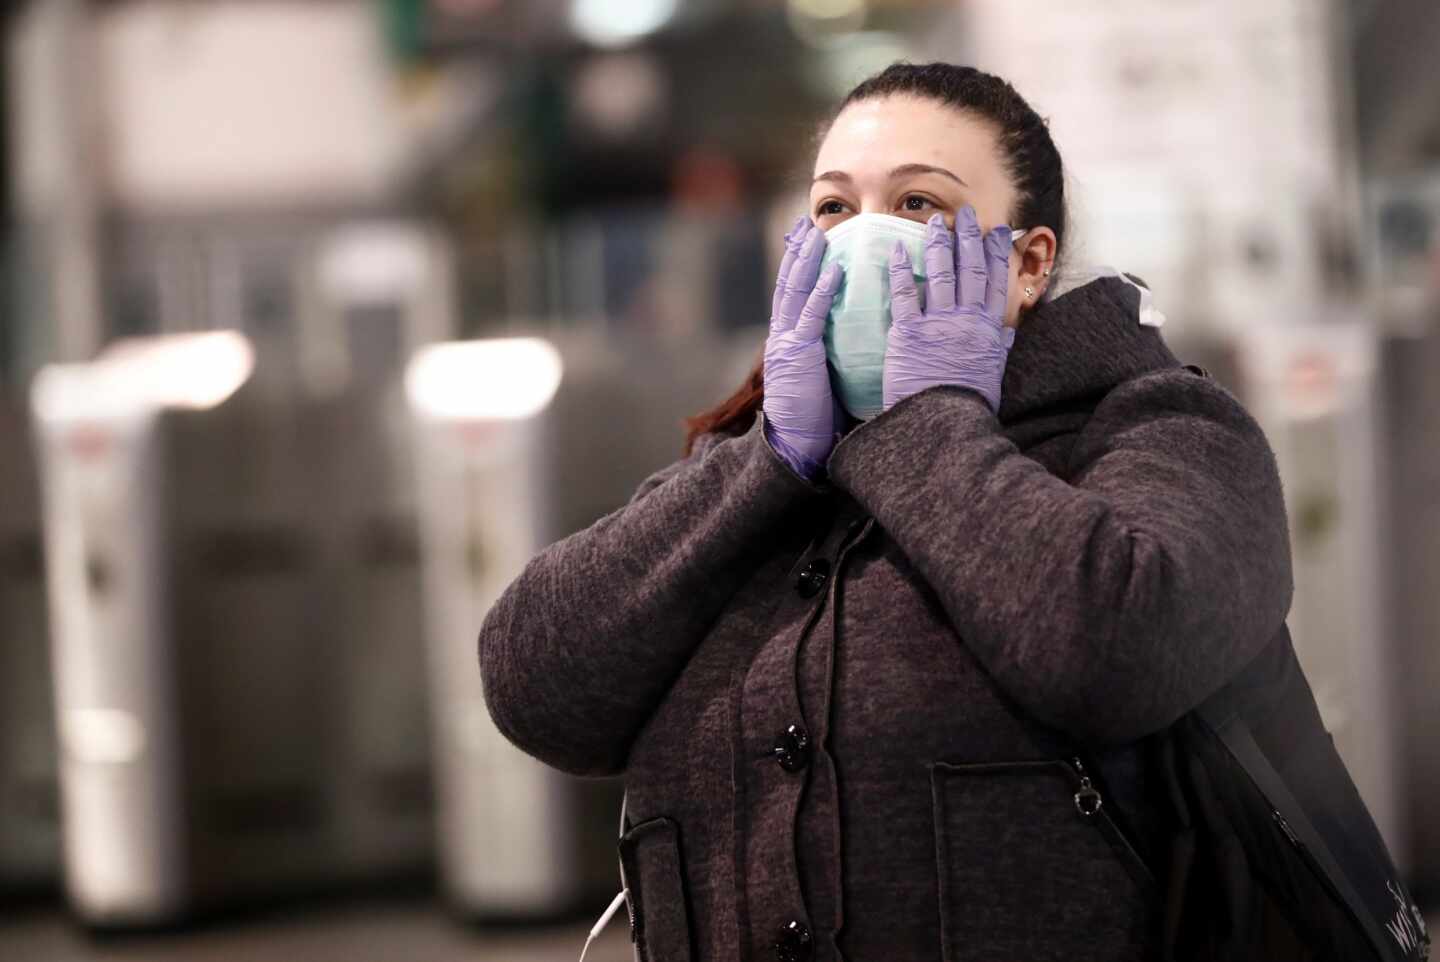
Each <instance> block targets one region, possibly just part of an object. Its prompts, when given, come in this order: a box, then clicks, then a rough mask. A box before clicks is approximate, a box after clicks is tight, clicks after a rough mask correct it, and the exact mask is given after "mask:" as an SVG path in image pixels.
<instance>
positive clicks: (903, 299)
mask: <svg viewBox="0 0 1440 962" xmlns="http://www.w3.org/2000/svg"><path fill="white" fill-rule="evenodd" d="M922 316H923V315H922V314H921V311H920V292H919V291H917V290H916V289H915V272H914V269H913V268H912V267H911V265H910V255H909V254H908V253H906V251H905V245H904V244H902V243H901V242H900V241H896V242H895V249H894V250H893V251H891V252H890V320H891V321H892V322H893V323H895V324H913V323H914V322H916V321H918V320H919V319H920V318H921V317H922Z"/></svg>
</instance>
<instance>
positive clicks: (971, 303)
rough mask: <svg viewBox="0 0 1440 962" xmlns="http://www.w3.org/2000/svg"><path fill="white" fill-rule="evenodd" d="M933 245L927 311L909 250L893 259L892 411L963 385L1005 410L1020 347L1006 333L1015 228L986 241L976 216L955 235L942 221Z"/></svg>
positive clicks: (888, 363) (960, 220)
mask: <svg viewBox="0 0 1440 962" xmlns="http://www.w3.org/2000/svg"><path fill="white" fill-rule="evenodd" d="M928 226H929V228H930V232H929V234H928V235H927V236H926V238H925V271H926V277H925V310H923V311H922V310H921V309H920V301H919V298H918V296H917V292H916V290H915V276H914V274H913V273H912V272H911V268H910V256H909V255H908V254H906V253H905V247H904V245H902V244H898V243H897V244H896V245H895V251H894V253H893V254H892V255H891V257H890V318H891V324H890V333H889V334H888V335H887V339H886V345H885V372H884V375H883V392H884V400H883V403H884V407H885V410H889V409H890V407H891V406H892V405H893V404H895V403H896V402H897V401H901V400H903V399H904V398H907V397H909V396H910V395H912V394H918V393H919V392H920V391H923V390H925V389H926V388H928V387H933V386H935V385H936V384H958V385H960V386H962V387H968V388H973V389H974V390H976V391H978V392H979V393H980V394H981V396H983V397H984V398H985V400H986V402H987V403H988V404H989V405H990V410H991V411H996V412H998V411H999V410H1000V382H1001V380H1002V379H1003V378H1004V375H1005V361H1006V359H1007V358H1008V357H1009V354H1010V346H1011V345H1012V344H1014V343H1015V329H1014V328H1013V327H1006V326H1005V297H1006V293H1007V288H1008V287H1009V282H1010V240H1011V234H1010V228H1009V227H1005V226H1001V227H996V228H995V229H994V230H992V231H991V232H990V233H989V234H986V235H984V236H983V237H982V236H981V233H980V224H979V222H978V221H977V220H976V219H975V209H974V208H973V207H971V206H970V205H968V204H967V205H965V206H964V207H962V208H961V209H960V212H959V214H957V215H956V217H955V234H953V235H952V234H951V233H950V230H949V228H947V227H946V226H945V219H944V218H943V217H941V216H940V215H939V214H936V215H935V216H933V217H931V218H930V222H929V224H928Z"/></svg>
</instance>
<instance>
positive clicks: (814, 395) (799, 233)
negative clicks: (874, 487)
mask: <svg viewBox="0 0 1440 962" xmlns="http://www.w3.org/2000/svg"><path fill="white" fill-rule="evenodd" d="M824 256H825V232H824V231H822V230H820V229H819V228H818V227H816V226H815V223H814V222H813V221H812V220H811V219H810V218H809V217H801V218H800V219H799V220H797V221H796V222H795V226H794V228H792V229H791V231H790V233H788V234H786V235H785V256H784V257H783V258H781V260H780V273H779V276H777V277H776V278H775V296H774V299H773V300H772V302H771V309H770V335H769V337H768V338H767V339H766V341H765V364H764V371H765V400H764V403H763V410H764V412H765V434H766V437H767V438H769V440H770V446H771V447H773V448H774V449H775V451H776V453H777V454H779V455H780V456H781V457H782V458H784V459H785V461H786V462H787V463H788V464H789V465H790V467H791V468H793V469H794V470H795V472H796V473H797V474H799V475H801V476H803V477H806V478H810V479H812V480H813V479H815V478H818V477H819V476H820V474H822V473H823V471H824V467H825V461H826V459H828V458H829V457H830V451H831V449H832V448H834V447H835V440H836V439H835V432H836V430H837V429H838V428H839V427H841V425H842V424H843V423H844V422H843V420H842V418H843V415H842V414H841V413H840V406H839V403H838V402H837V400H836V399H835V397H834V396H833V394H832V393H831V391H830V371H829V368H828V367H827V366H826V363H825V341H824V339H823V335H824V333H825V319H826V318H827V317H828V316H829V314H830V302H831V301H832V300H833V299H834V297H835V292H836V291H837V290H839V289H840V279H841V277H842V276H843V274H844V272H843V271H842V270H841V269H840V265H839V264H831V265H830V267H829V268H827V269H826V271H825V274H824V276H821V275H820V260H821V258H822V257H824Z"/></svg>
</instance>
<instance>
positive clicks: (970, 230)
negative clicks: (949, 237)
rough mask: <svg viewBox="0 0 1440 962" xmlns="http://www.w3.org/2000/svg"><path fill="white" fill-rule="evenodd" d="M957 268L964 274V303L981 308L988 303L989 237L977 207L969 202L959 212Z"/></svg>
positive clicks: (961, 294)
mask: <svg viewBox="0 0 1440 962" xmlns="http://www.w3.org/2000/svg"><path fill="white" fill-rule="evenodd" d="M955 272H956V274H958V275H959V277H960V282H959V283H960V306H961V307H962V308H967V309H972V310H981V309H983V308H984V306H985V289H986V286H987V285H988V283H989V279H990V278H989V270H988V265H987V264H986V262H985V240H984V237H983V236H982V235H981V233H980V221H979V220H977V219H976V217H975V208H974V207H971V206H970V205H969V204H966V205H965V206H964V207H961V208H960V212H959V213H958V214H956V215H955Z"/></svg>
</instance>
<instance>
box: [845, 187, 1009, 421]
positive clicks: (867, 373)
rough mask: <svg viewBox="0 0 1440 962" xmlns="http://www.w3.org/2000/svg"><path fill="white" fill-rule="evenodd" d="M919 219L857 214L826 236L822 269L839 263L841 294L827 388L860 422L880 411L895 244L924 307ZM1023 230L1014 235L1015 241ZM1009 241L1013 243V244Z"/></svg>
mask: <svg viewBox="0 0 1440 962" xmlns="http://www.w3.org/2000/svg"><path fill="white" fill-rule="evenodd" d="M928 230H929V228H928V227H927V226H926V225H925V224H923V223H920V222H918V221H913V220H909V219H907V218H904V217H895V216H893V215H891V214H868V213H866V214H856V215H855V216H854V217H851V218H849V219H848V220H845V221H843V222H841V223H840V224H837V225H836V226H834V227H832V228H830V229H829V230H827V231H826V232H825V241H826V249H825V258H824V260H823V261H822V262H821V271H822V272H823V271H824V269H825V267H826V266H828V265H829V264H830V263H831V262H835V261H838V262H839V263H840V266H841V267H843V268H844V269H845V280H844V282H843V283H842V285H841V287H840V292H839V293H838V294H836V295H835V299H834V301H832V302H831V304H830V316H829V317H828V318H826V320H825V356H826V359H827V360H828V361H829V364H830V385H831V387H832V388H833V389H834V391H835V394H836V396H837V397H838V398H839V399H840V403H841V404H842V405H844V407H845V410H847V411H849V412H850V413H851V415H853V416H854V417H857V418H859V419H860V420H862V421H865V420H869V419H870V418H873V417H874V416H875V415H877V414H879V413H880V411H881V410H882V408H883V402H884V395H883V386H884V385H883V372H884V367H885V339H886V336H887V334H888V333H889V330H890V252H891V251H893V250H894V249H895V242H896V241H897V240H898V241H900V242H901V243H902V244H904V245H905V251H906V253H907V254H909V255H910V264H911V269H912V270H913V271H914V274H915V287H916V290H917V291H918V293H919V295H920V306H921V308H922V309H923V308H924V306H925V235H926V233H927V232H928ZM1024 233H1025V231H1017V232H1015V236H1014V239H1016V240H1018V239H1019V237H1020V236H1021V235H1022V234H1024ZM1012 243H1013V240H1012Z"/></svg>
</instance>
